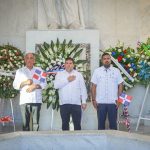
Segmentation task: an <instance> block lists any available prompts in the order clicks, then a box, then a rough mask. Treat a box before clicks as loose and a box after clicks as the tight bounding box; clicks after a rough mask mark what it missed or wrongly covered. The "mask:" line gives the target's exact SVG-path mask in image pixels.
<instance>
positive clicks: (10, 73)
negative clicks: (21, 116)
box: [0, 70, 16, 132]
mask: <svg viewBox="0 0 150 150" xmlns="http://www.w3.org/2000/svg"><path fill="white" fill-rule="evenodd" d="M13 73H14V72H13V71H12V72H11V71H7V72H5V71H4V70H0V75H4V76H14V75H13ZM0 102H1V99H0ZM9 102H10V106H11V118H12V119H10V120H8V121H5V120H1V121H0V123H2V125H3V126H5V123H6V122H7V123H8V122H12V123H13V129H14V132H15V131H16V126H15V117H14V108H13V103H12V99H11V98H10V99H9ZM1 105H2V103H1ZM0 117H2V118H5V117H7V116H0Z"/></svg>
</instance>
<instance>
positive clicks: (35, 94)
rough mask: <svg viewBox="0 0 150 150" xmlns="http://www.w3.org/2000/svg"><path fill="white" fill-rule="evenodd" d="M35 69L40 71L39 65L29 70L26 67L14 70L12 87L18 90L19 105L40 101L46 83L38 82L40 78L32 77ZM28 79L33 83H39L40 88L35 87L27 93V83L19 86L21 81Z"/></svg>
mask: <svg viewBox="0 0 150 150" xmlns="http://www.w3.org/2000/svg"><path fill="white" fill-rule="evenodd" d="M36 69H38V70H41V71H42V69H41V68H39V67H33V68H32V69H31V70H29V69H28V68H27V67H23V68H21V69H18V70H17V72H16V75H15V79H14V82H13V87H14V88H15V89H16V90H20V105H21V104H25V103H42V89H44V88H45V87H46V85H47V83H46V81H45V82H40V80H36V79H34V78H33V75H34V73H35V70H36ZM28 79H32V80H33V83H34V84H39V85H40V86H41V88H42V89H35V90H34V91H32V92H30V93H27V92H26V90H27V88H28V87H29V85H26V86H24V87H22V88H20V85H21V83H22V82H23V81H26V80H28Z"/></svg>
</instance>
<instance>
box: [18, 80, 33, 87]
mask: <svg viewBox="0 0 150 150" xmlns="http://www.w3.org/2000/svg"><path fill="white" fill-rule="evenodd" d="M31 84H33V80H32V79H28V80H26V81H23V82H22V83H21V85H20V88H23V87H24V86H26V85H31Z"/></svg>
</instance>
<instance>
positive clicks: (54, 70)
mask: <svg viewBox="0 0 150 150" xmlns="http://www.w3.org/2000/svg"><path fill="white" fill-rule="evenodd" d="M64 69H65V68H64V65H58V64H56V65H54V66H53V67H52V68H50V69H49V70H48V71H47V74H49V75H55V74H57V72H60V71H63V70H64Z"/></svg>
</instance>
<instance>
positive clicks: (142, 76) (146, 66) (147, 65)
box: [137, 38, 150, 85]
mask: <svg viewBox="0 0 150 150" xmlns="http://www.w3.org/2000/svg"><path fill="white" fill-rule="evenodd" d="M137 54H138V56H139V60H138V66H139V74H138V78H139V80H140V81H141V83H142V84H144V85H148V84H150V38H148V39H147V42H146V43H144V42H138V43H137Z"/></svg>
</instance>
